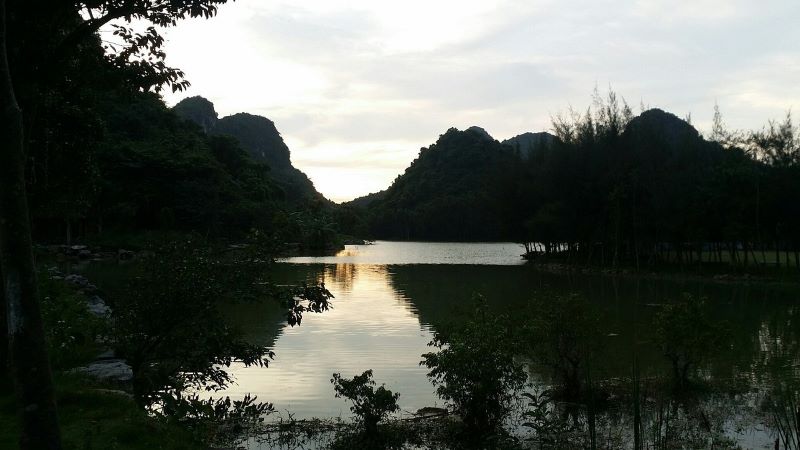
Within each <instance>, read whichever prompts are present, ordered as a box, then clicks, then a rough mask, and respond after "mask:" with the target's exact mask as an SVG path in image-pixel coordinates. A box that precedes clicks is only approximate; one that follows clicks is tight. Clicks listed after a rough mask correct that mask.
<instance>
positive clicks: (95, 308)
mask: <svg viewBox="0 0 800 450" xmlns="http://www.w3.org/2000/svg"><path fill="white" fill-rule="evenodd" d="M86 309H88V310H89V312H90V313H91V314H93V315H95V316H97V317H108V316H109V315H111V308H109V307H108V305H106V302H105V301H104V300H103V299H102V298H100V297H99V296H97V295H93V296H91V297H90V298H89V300H88V301H87V302H86Z"/></svg>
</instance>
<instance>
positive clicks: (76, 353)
mask: <svg viewBox="0 0 800 450" xmlns="http://www.w3.org/2000/svg"><path fill="white" fill-rule="evenodd" d="M48 275H49V274H48V273H46V272H41V271H40V272H39V277H38V279H39V280H41V281H40V283H39V289H40V290H39V292H40V295H41V297H42V300H41V308H42V321H43V322H44V324H45V332H46V334H47V344H48V353H49V355H50V364H51V365H52V367H53V368H54V369H56V370H60V369H69V368H72V367H75V366H76V365H79V364H82V363H84V362H86V361H88V360H90V359H91V358H93V357H94V356H95V355H96V354H97V353H99V352H100V350H101V349H102V346H101V344H100V342H101V341H102V340H103V339H107V336H108V332H109V329H108V324H107V323H106V321H105V320H104V319H103V318H100V317H97V316H95V315H93V314H92V313H90V312H89V310H88V309H87V301H86V297H85V296H84V295H83V294H80V293H77V292H74V291H73V290H71V289H68V288H67V287H66V286H64V285H63V283H60V282H58V281H56V280H51V279H50V278H49V276H48Z"/></svg>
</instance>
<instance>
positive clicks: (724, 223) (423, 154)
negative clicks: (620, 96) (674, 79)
mask: <svg viewBox="0 0 800 450" xmlns="http://www.w3.org/2000/svg"><path fill="white" fill-rule="evenodd" d="M603 108H605V109H603ZM554 129H555V131H556V133H555V135H550V134H546V133H525V134H523V135H520V136H517V137H514V138H511V139H509V140H507V141H504V142H503V143H500V142H497V141H496V140H494V139H492V138H491V137H489V136H488V134H486V132H485V131H483V130H482V129H478V128H475V127H473V128H471V129H468V130H466V131H459V130H456V129H450V130H448V131H447V132H446V133H445V134H443V135H442V136H440V138H439V140H438V141H437V142H436V143H435V144H433V145H431V146H430V147H429V148H423V149H422V150H421V151H420V153H419V157H418V158H417V159H416V160H415V161H414V162H413V163H412V164H411V165H410V166H409V167H408V168H407V169H406V171H405V173H404V174H402V175H401V176H399V177H398V178H397V179H396V180H395V181H394V183H393V184H392V185H391V187H389V188H388V189H387V190H386V191H383V192H381V193H379V194H377V195H376V194H373V195H371V196H368V197H365V198H362V199H357V200H356V201H354V202H351V203H350V205H351V207H353V208H359V207H360V208H361V211H362V212H361V216H362V217H363V221H362V223H361V230H363V232H364V233H366V234H368V235H370V236H372V237H374V238H379V239H419V240H498V239H500V240H515V241H519V242H540V243H547V248H546V249H545V248H542V251H545V250H547V251H550V249H552V248H559V249H567V248H569V249H570V250H569V251H570V253H571V254H572V253H582V254H583V256H584V257H585V258H587V259H591V258H601V259H602V258H605V259H604V260H610V259H611V258H617V259H620V260H621V259H625V258H627V259H628V260H629V261H633V260H644V261H647V260H652V259H653V258H656V259H658V258H661V257H665V255H667V254H668V255H672V256H671V257H674V255H678V257H679V258H680V257H681V256H680V255H681V254H682V253H683V252H684V251H685V248H695V247H696V248H708V247H709V246H711V247H713V248H717V249H720V250H719V251H720V252H721V251H723V250H722V249H727V248H732V246H739V247H740V248H741V247H742V246H745V247H747V246H751V247H754V246H756V245H762V243H763V242H778V243H783V244H779V245H791V243H792V242H795V241H797V242H800V234H798V231H796V230H800V217H798V216H800V214H799V213H800V211H798V209H800V208H797V207H794V206H792V207H787V206H786V205H780V204H779V202H776V201H774V199H778V198H795V197H793V196H798V195H800V182H798V181H797V179H800V178H793V177H800V173H798V166H799V165H798V163H797V162H795V163H791V164H788V163H784V161H795V160H794V159H792V158H791V157H785V156H781V155H784V154H790V153H791V152H792V151H794V150H791V149H792V148H795V147H793V146H795V145H796V144H795V143H793V142H794V141H792V140H791V139H789V138H787V139H788V140H787V139H783V140H782V136H783V135H786V136H793V135H792V134H791V133H789V132H788V131H787V132H785V133H784V132H782V131H781V130H782V129H787V130H789V129H791V130H793V129H794V128H792V126H791V123H790V121H789V120H788V119H787V122H786V123H785V124H777V123H775V124H773V126H771V127H769V128H766V129H765V130H764V131H762V132H753V133H751V135H750V136H749V137H748V138H747V139H743V140H739V141H737V142H715V141H709V140H706V139H705V138H704V137H703V136H702V135H701V134H700V133H699V132H698V131H697V130H696V129H695V128H694V127H693V126H692V125H691V124H690V123H688V122H687V121H685V120H683V119H680V118H678V117H676V116H675V115H673V114H670V113H668V112H665V111H662V110H659V109H651V110H647V111H644V112H642V113H641V114H640V115H639V116H635V117H634V116H633V114H631V113H630V110H629V109H628V108H627V107H625V108H619V107H618V105H616V104H614V103H613V98H612V101H611V102H610V103H609V104H608V105H601V107H600V108H599V109H598V110H596V111H594V112H592V113H591V114H589V115H586V116H581V117H576V118H573V119H571V120H556V122H555V123H554ZM784 141H785V142H784ZM784 144H785V145H784ZM786 149H789V150H786ZM790 150H791V151H790ZM791 154H794V153H791ZM775 155H778V156H775ZM795 159H800V158H795ZM793 174H794V175H793ZM793 180H794V181H793ZM768 191H769V192H768ZM779 191H782V192H779ZM771 199H772V200H771ZM756 243H758V244H756ZM665 249H671V250H666V253H665ZM726 251H727V250H726ZM683 257H685V255H684V256H683ZM587 259H584V260H587Z"/></svg>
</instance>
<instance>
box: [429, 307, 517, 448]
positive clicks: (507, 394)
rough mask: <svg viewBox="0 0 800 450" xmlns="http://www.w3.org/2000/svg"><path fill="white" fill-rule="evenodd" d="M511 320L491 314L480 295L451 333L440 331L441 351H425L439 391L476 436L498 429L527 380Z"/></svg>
mask: <svg viewBox="0 0 800 450" xmlns="http://www.w3.org/2000/svg"><path fill="white" fill-rule="evenodd" d="M509 324H510V318H509V317H508V316H506V315H502V314H493V313H490V312H489V311H488V308H487V305H486V302H485V300H484V299H483V298H482V297H480V296H478V297H477V298H476V299H475V308H474V310H473V312H472V314H471V316H470V317H469V318H468V320H466V321H465V322H464V323H463V324H462V325H460V326H458V327H455V328H453V329H451V330H448V331H447V333H442V332H439V331H437V332H436V333H435V334H434V338H433V341H431V343H430V344H429V345H430V346H432V347H435V348H436V349H437V351H436V352H431V353H425V354H424V355H422V358H423V360H422V362H420V364H421V365H424V366H425V367H427V368H428V369H430V372H428V377H429V378H430V379H431V381H432V382H433V384H434V385H436V393H437V395H438V396H439V397H441V398H442V399H444V400H445V401H447V402H448V404H449V406H450V407H451V408H452V409H453V411H454V412H455V413H456V414H458V415H459V416H460V417H461V419H462V420H463V421H464V426H465V431H466V432H468V433H470V434H473V435H475V436H485V435H488V434H491V433H492V432H495V431H497V430H498V428H499V427H500V426H501V425H502V422H503V420H504V419H505V418H506V417H507V416H508V415H509V413H510V412H511V407H512V404H513V402H514V400H515V399H516V398H517V395H516V394H517V393H518V392H519V391H520V390H521V389H522V388H523V387H524V386H525V382H526V380H527V374H526V373H525V371H524V369H523V367H522V365H521V364H520V363H519V362H518V361H516V359H515V355H516V352H515V349H514V345H513V343H514V339H513V336H512V333H511V328H510V327H509Z"/></svg>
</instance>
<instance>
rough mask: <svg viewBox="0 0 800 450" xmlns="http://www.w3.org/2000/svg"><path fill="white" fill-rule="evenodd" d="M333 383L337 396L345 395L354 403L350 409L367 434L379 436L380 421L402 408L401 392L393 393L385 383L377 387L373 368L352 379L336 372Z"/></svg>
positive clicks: (332, 379)
mask: <svg viewBox="0 0 800 450" xmlns="http://www.w3.org/2000/svg"><path fill="white" fill-rule="evenodd" d="M331 383H333V390H334V391H335V392H336V398H342V397H344V398H346V399H348V400H350V402H351V403H352V404H353V406H351V407H350V411H352V412H353V414H355V415H356V416H358V418H359V420H361V422H362V424H363V425H364V433H365V434H366V435H367V436H372V437H374V436H377V434H378V422H380V421H381V420H383V419H384V418H386V417H387V416H388V415H389V414H391V413H394V412H397V411H398V410H399V409H400V407H399V406H398V405H397V399H398V398H400V394H398V393H393V392H392V391H390V390H388V389H386V386H384V385H380V386H378V388H377V389H376V388H375V381H373V379H372V369H370V370H366V371H364V373H362V374H361V375H356V376H355V377H353V378H352V379H347V378H344V377H342V375H341V374H340V373H334V374H333V378H331Z"/></svg>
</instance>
